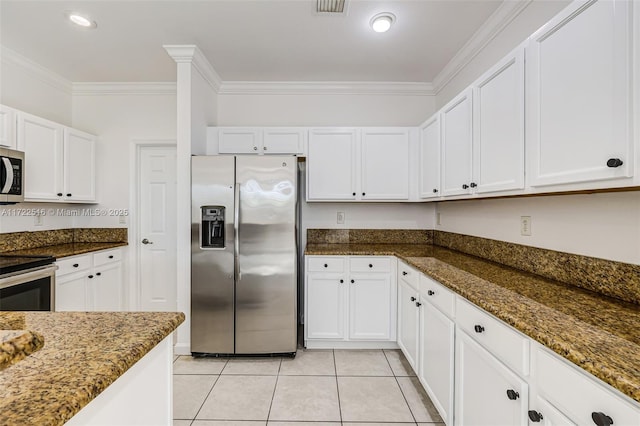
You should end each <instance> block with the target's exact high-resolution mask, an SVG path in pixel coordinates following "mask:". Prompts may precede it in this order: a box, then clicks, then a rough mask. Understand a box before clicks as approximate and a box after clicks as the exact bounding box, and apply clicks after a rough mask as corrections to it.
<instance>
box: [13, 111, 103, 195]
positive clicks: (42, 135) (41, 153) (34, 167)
mask: <svg viewBox="0 0 640 426" xmlns="http://www.w3.org/2000/svg"><path fill="white" fill-rule="evenodd" d="M18 149H19V150H21V151H24V152H25V179H24V181H25V195H24V198H25V201H54V202H65V203H67V202H71V203H73V202H93V201H95V198H96V196H95V136H93V135H90V134H88V133H84V132H81V131H79V130H75V129H71V128H68V127H64V126H63V125H61V124H58V123H54V122H52V121H49V120H45V119H43V118H40V117H36V116H33V115H30V114H26V113H22V112H20V113H18Z"/></svg>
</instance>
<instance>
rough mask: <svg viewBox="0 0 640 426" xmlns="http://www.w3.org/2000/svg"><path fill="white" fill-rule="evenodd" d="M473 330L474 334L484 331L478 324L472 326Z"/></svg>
mask: <svg viewBox="0 0 640 426" xmlns="http://www.w3.org/2000/svg"><path fill="white" fill-rule="evenodd" d="M473 329H474V330H475V331H476V333H482V332H483V331H484V327H483V326H481V325H479V324H476V325H474V326H473Z"/></svg>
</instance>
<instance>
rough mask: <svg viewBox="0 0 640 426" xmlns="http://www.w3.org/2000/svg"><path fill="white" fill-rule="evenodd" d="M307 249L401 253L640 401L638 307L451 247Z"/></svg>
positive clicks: (314, 250) (312, 248)
mask: <svg viewBox="0 0 640 426" xmlns="http://www.w3.org/2000/svg"><path fill="white" fill-rule="evenodd" d="M305 253H306V254H308V255H345V256H347V255H387V256H397V257H398V258H400V259H402V260H404V261H406V262H407V263H409V264H410V265H412V266H414V267H416V268H417V269H419V270H420V271H422V272H423V273H425V274H427V275H429V276H431V277H432V278H434V279H435V280H437V281H439V282H440V283H442V284H444V285H445V286H447V287H448V288H450V289H452V290H453V291H455V292H456V293H458V294H460V295H461V296H463V297H465V298H466V299H468V300H469V301H471V302H472V303H474V304H476V305H478V306H480V307H481V308H483V309H484V310H486V311H487V312H489V313H491V314H493V315H495V316H496V317H498V318H500V319H501V320H502V321H504V322H506V323H508V324H510V325H511V326H513V327H515V328H516V329H518V330H520V331H521V332H522V333H524V334H526V335H527V336H529V337H531V338H532V339H534V340H536V341H538V342H540V343H541V344H543V345H545V346H547V347H548V348H550V349H552V350H553V351H554V352H556V353H558V354H559V355H561V356H563V357H564V358H566V359H568V360H569V361H571V362H573V363H574V364H576V365H578V366H579V367H581V368H583V369H584V370H586V371H588V372H589V373H591V374H593V375H594V376H596V377H598V378H599V379H601V380H603V381H604V382H606V383H608V384H610V385H611V386H613V387H614V388H616V389H618V390H620V391H621V392H622V393H624V394H626V395H628V396H629V397H631V398H633V399H634V400H636V401H638V402H640V306H639V305H637V304H633V303H628V302H625V301H622V300H619V299H615V298H612V297H608V296H604V295H601V294H598V293H595V292H592V291H589V290H585V289H582V288H579V287H576V286H574V285H569V284H564V283H561V282H559V281H554V280H552V279H548V278H544V277H541V276H539V275H534V274H532V273H528V272H523V271H520V270H517V269H514V268H511V267H509V266H503V265H500V264H497V263H494V262H492V261H488V260H484V259H481V258H478V257H475V256H471V255H467V254H463V253H460V252H457V251H453V250H450V249H446V248H442V247H438V246H431V245H422V244H309V245H307V248H306V252H305Z"/></svg>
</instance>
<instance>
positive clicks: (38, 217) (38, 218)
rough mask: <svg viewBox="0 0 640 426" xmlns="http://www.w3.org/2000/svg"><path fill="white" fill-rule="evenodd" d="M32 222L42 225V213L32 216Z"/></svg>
mask: <svg viewBox="0 0 640 426" xmlns="http://www.w3.org/2000/svg"><path fill="white" fill-rule="evenodd" d="M33 224H34V225H35V226H42V225H43V220H42V215H41V214H37V215H35V216H34V217H33Z"/></svg>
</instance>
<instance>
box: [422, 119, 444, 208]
mask: <svg viewBox="0 0 640 426" xmlns="http://www.w3.org/2000/svg"><path fill="white" fill-rule="evenodd" d="M419 191H420V198H422V199H426V198H434V197H439V196H440V115H439V114H436V115H434V116H433V117H431V118H430V119H429V120H427V121H426V122H425V123H424V124H423V125H422V126H420V188H419Z"/></svg>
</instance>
